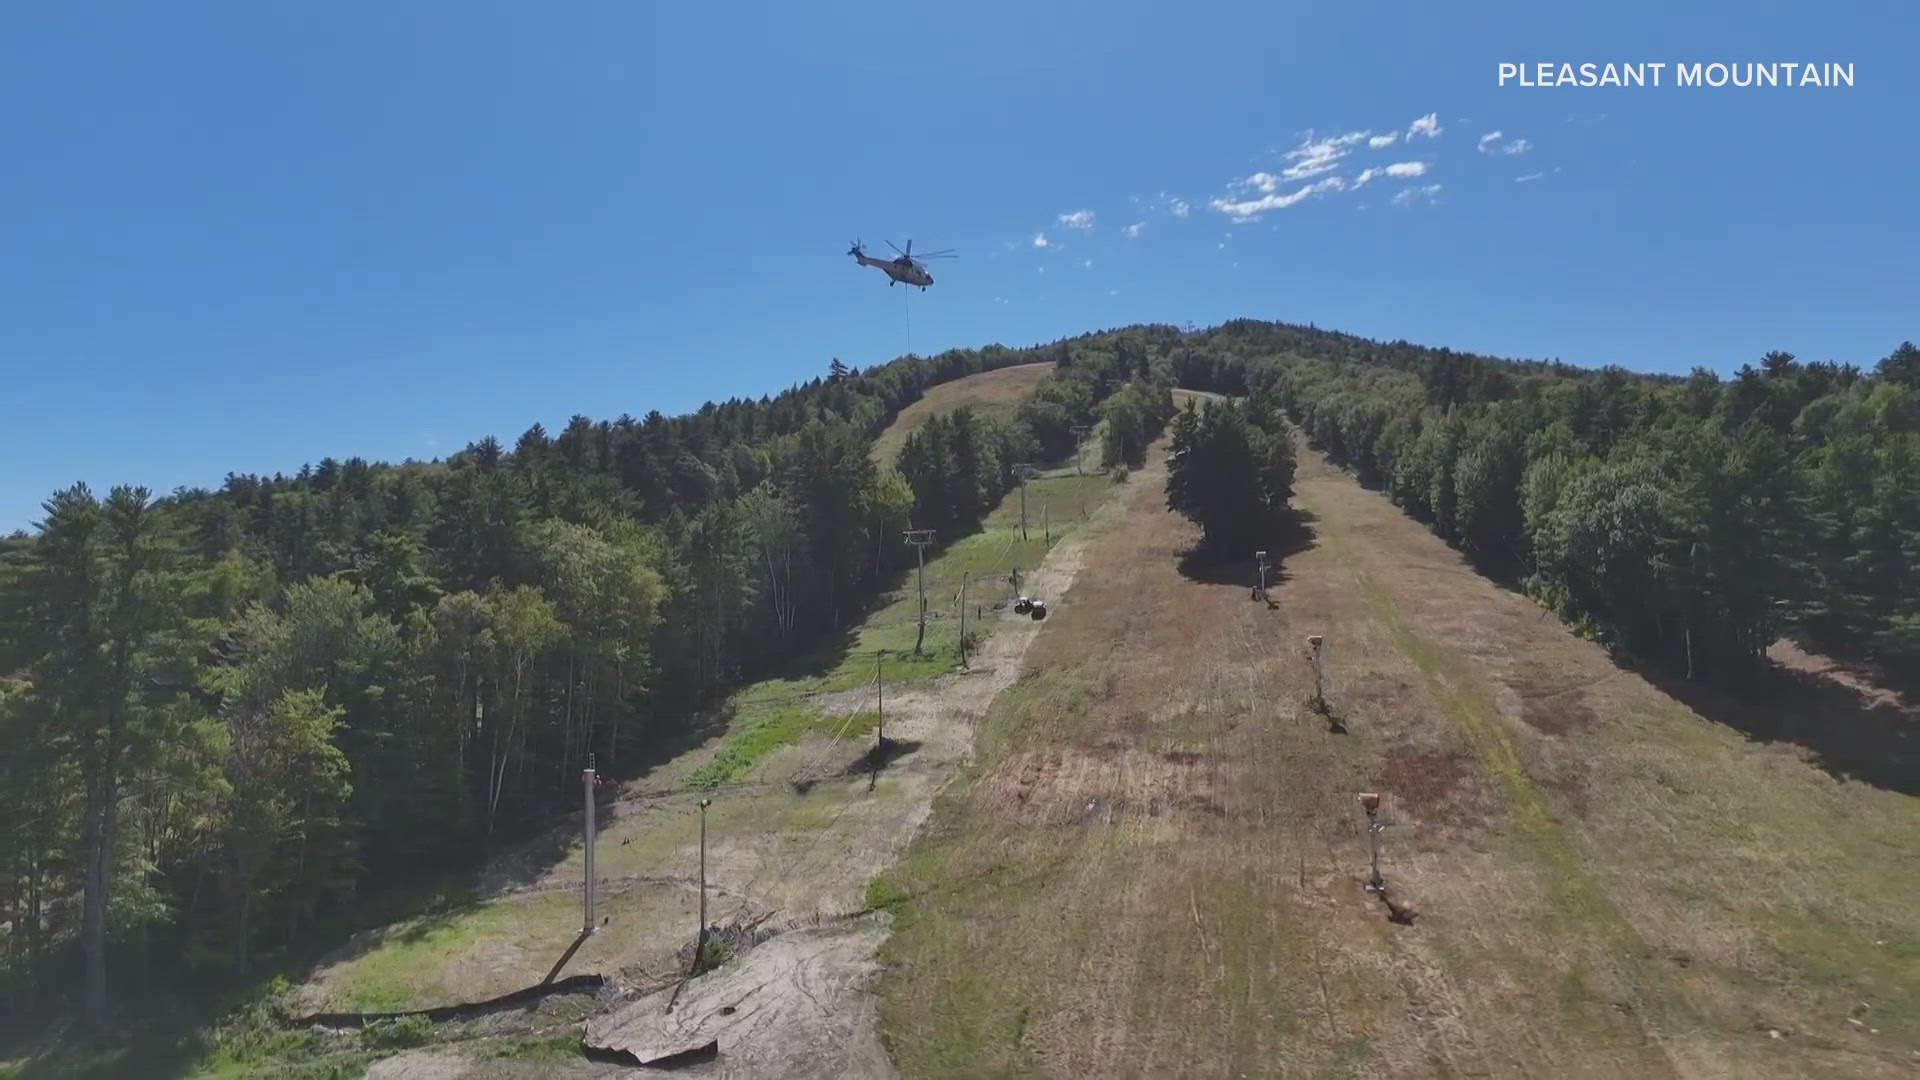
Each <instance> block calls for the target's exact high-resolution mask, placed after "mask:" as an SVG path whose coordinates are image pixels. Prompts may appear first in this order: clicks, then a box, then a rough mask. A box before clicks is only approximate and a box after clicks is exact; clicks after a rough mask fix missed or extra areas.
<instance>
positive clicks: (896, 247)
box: [887, 240, 913, 255]
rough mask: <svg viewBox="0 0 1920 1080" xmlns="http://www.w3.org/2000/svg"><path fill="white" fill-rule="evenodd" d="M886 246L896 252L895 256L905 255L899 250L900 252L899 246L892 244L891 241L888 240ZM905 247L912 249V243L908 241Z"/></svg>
mask: <svg viewBox="0 0 1920 1080" xmlns="http://www.w3.org/2000/svg"><path fill="white" fill-rule="evenodd" d="M887 246H888V247H890V248H892V249H893V250H894V251H895V252H896V253H897V254H900V255H905V254H906V252H904V251H901V250H900V245H898V244H896V243H894V242H893V241H891V240H889V241H887ZM907 246H908V247H912V246H913V241H911V240H909V241H907Z"/></svg>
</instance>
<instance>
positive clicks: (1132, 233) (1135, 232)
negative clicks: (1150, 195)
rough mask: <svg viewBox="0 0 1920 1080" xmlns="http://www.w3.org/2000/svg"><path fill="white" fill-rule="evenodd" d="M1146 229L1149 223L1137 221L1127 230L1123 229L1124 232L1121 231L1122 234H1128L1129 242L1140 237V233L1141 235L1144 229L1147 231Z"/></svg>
mask: <svg viewBox="0 0 1920 1080" xmlns="http://www.w3.org/2000/svg"><path fill="white" fill-rule="evenodd" d="M1146 227H1147V223H1146V222H1144V221H1136V222H1134V223H1133V224H1131V225H1129V226H1127V227H1126V228H1124V229H1122V230H1120V231H1121V232H1123V233H1126V234H1127V239H1129V240H1131V239H1133V238H1134V237H1136V236H1139V235H1140V233H1141V230H1143V229H1145V228H1146Z"/></svg>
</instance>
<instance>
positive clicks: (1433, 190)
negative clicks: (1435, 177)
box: [1393, 184, 1440, 206]
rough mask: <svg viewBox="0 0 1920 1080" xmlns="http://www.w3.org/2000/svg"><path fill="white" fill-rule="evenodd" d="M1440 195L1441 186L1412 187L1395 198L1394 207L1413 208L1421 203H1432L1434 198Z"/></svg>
mask: <svg viewBox="0 0 1920 1080" xmlns="http://www.w3.org/2000/svg"><path fill="white" fill-rule="evenodd" d="M1438 194H1440V185H1439V184H1428V185H1427V186H1426V187H1410V188H1408V189H1406V190H1405V191H1402V192H1401V193H1400V194H1398V195H1395V196H1394V197H1393V205H1395V206H1412V205H1414V204H1415V203H1420V202H1428V203H1430V202H1432V201H1433V197H1434V196H1435V195H1438Z"/></svg>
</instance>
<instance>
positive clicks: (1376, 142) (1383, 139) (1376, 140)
mask: <svg viewBox="0 0 1920 1080" xmlns="http://www.w3.org/2000/svg"><path fill="white" fill-rule="evenodd" d="M1399 137H1400V133H1399V132H1397V131H1389V132H1387V133H1386V134H1385V135H1375V136H1374V137H1373V138H1371V139H1368V140H1367V145H1368V146H1370V147H1372V148H1373V149H1375V150H1378V149H1380V148H1381V147H1383V146H1392V145H1393V142H1394V140H1395V139H1398V138H1399Z"/></svg>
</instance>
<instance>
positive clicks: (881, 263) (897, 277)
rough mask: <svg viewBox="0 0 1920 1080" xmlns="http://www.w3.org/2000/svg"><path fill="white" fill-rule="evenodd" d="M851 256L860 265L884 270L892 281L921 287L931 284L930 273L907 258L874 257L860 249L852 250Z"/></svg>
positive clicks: (931, 276) (931, 277)
mask: <svg viewBox="0 0 1920 1080" xmlns="http://www.w3.org/2000/svg"><path fill="white" fill-rule="evenodd" d="M853 257H854V258H855V259H858V260H859V261H860V265H861V266H872V267H877V268H879V269H880V270H882V271H885V272H886V275H887V277H889V278H892V279H893V281H896V282H899V283H900V284H903V285H918V286H920V287H921V288H923V289H924V288H926V287H927V286H929V285H931V284H933V275H932V274H929V273H927V271H926V270H925V269H924V268H923V267H921V266H920V265H918V264H917V263H914V262H911V261H909V260H907V259H904V258H901V259H876V258H874V257H873V256H871V255H868V254H866V253H865V252H861V251H856V252H853Z"/></svg>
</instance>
